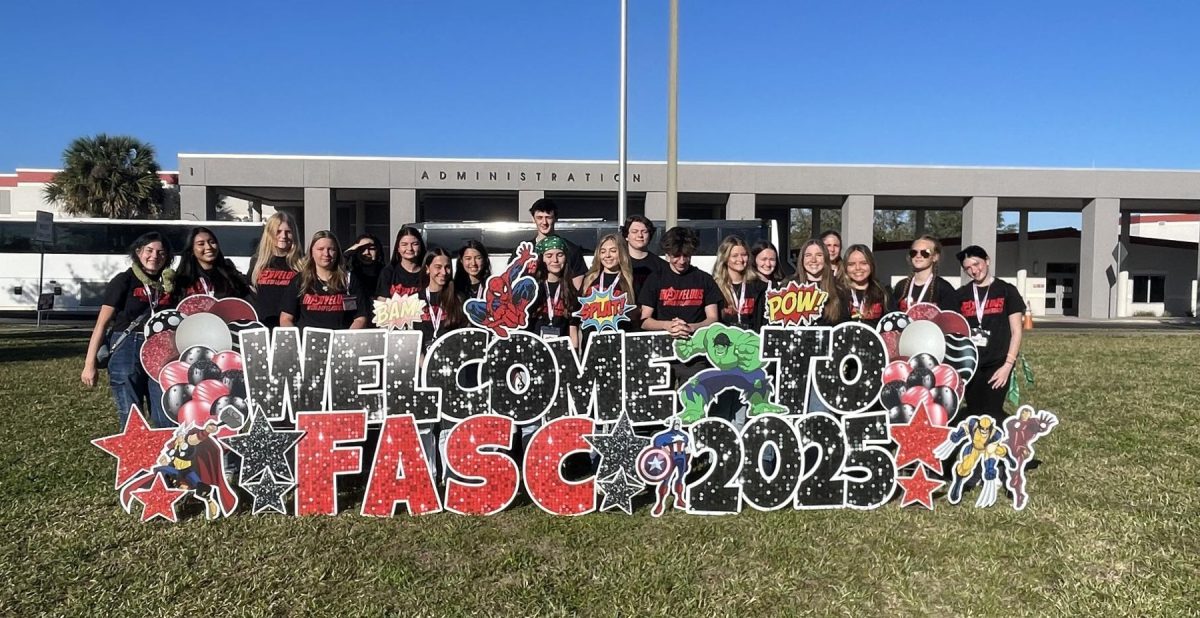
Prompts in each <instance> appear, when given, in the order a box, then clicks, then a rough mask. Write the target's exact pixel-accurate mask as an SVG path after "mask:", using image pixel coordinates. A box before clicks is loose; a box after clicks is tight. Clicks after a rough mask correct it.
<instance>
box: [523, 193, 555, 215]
mask: <svg viewBox="0 0 1200 618" xmlns="http://www.w3.org/2000/svg"><path fill="white" fill-rule="evenodd" d="M543 197H546V192H545V191H518V192H517V208H518V210H519V211H520V212H518V213H517V215H518V216H519V218H520V220H521V221H528V220H529V207H530V206H533V203H534V202H536V201H538V200H540V199H542V198H543ZM562 215H563V213H561V212H560V213H558V216H560V217H561V216H562Z"/></svg>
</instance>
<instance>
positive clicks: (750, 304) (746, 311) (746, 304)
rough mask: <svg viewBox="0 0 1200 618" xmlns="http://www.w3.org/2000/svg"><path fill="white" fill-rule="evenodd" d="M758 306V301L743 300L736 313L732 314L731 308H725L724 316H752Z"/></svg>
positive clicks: (751, 299)
mask: <svg viewBox="0 0 1200 618" xmlns="http://www.w3.org/2000/svg"><path fill="white" fill-rule="evenodd" d="M757 305H758V299H755V298H745V299H742V302H741V304H740V305H739V306H738V308H737V313H734V308H733V306H727V307H725V314H726V315H754V310H755V307H756V306H757Z"/></svg>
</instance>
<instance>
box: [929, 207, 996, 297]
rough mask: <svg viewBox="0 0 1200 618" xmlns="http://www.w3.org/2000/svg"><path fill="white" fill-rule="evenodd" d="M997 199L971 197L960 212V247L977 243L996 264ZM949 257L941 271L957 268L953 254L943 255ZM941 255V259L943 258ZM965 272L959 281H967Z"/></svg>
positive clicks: (942, 265)
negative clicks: (948, 261)
mask: <svg viewBox="0 0 1200 618" xmlns="http://www.w3.org/2000/svg"><path fill="white" fill-rule="evenodd" d="M998 204H999V200H998V199H997V198H995V197H986V196H981V197H973V198H971V199H969V200H967V204H966V205H965V206H963V214H962V247H967V246H970V245H979V246H980V247H983V250H984V251H987V254H988V255H989V256H991V258H992V264H996V263H997V260H996V221H997V219H996V217H997V215H998V213H997V207H998ZM960 248H961V247H960ZM945 257H949V258H950V263H949V264H947V263H945V262H943V263H942V264H941V271H942V272H954V270H953V269H956V268H958V264H955V260H954V256H953V255H950V256H945ZM945 257H943V260H944V259H945ZM992 274H993V275H996V276H1000V273H996V272H993V273H992ZM968 279H969V278H968V277H967V275H966V273H963V274H962V276H961V281H962V282H963V283H964V284H965V283H967V281H968Z"/></svg>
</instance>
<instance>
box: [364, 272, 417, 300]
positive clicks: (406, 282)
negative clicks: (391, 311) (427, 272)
mask: <svg viewBox="0 0 1200 618" xmlns="http://www.w3.org/2000/svg"><path fill="white" fill-rule="evenodd" d="M420 287H421V273H419V272H415V273H413V272H409V271H408V269H406V268H404V266H402V265H400V264H388V265H387V266H384V267H383V270H382V271H380V272H379V282H378V283H377V284H376V285H375V296H381V297H383V298H391V297H392V295H393V294H399V295H401V296H408V295H409V294H415V293H416V292H417V290H418V289H420Z"/></svg>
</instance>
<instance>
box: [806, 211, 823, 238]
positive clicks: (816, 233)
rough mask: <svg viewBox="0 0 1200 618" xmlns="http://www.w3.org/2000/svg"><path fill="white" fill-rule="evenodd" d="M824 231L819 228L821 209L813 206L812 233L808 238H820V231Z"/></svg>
mask: <svg viewBox="0 0 1200 618" xmlns="http://www.w3.org/2000/svg"><path fill="white" fill-rule="evenodd" d="M824 231H825V230H823V229H821V209H820V208H817V207H815V206H814V207H813V209H812V234H811V235H810V236H809V238H818V239H819V238H821V232H824Z"/></svg>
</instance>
